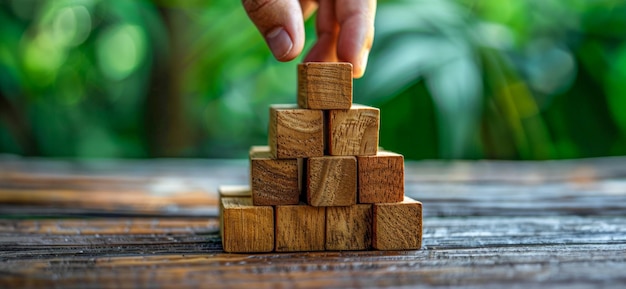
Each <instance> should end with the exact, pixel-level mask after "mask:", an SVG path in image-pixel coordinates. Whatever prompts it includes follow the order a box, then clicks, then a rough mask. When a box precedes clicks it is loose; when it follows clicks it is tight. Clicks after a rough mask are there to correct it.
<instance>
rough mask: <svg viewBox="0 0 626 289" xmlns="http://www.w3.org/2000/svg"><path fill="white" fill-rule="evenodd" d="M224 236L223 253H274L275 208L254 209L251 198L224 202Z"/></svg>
mask: <svg viewBox="0 0 626 289" xmlns="http://www.w3.org/2000/svg"><path fill="white" fill-rule="evenodd" d="M220 206H221V210H222V212H223V217H222V218H221V219H220V220H221V235H222V245H223V247H224V251H226V252H231V253H251V252H271V251H273V250H274V208H273V207H271V206H254V205H252V199H251V198H249V197H223V198H222V199H221V203H220Z"/></svg>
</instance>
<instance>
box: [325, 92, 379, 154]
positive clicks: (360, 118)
mask: <svg viewBox="0 0 626 289" xmlns="http://www.w3.org/2000/svg"><path fill="white" fill-rule="evenodd" d="M379 126H380V110H379V109H378V108H375V107H369V106H364V105H358V104H355V105H352V108H350V109H347V110H330V111H328V153H329V154H330V155H333V156H370V155H376V153H377V152H378V130H379Z"/></svg>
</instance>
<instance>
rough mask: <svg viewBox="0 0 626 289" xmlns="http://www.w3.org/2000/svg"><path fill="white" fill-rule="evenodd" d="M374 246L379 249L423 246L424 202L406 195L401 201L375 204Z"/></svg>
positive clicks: (418, 247) (409, 248)
mask: <svg viewBox="0 0 626 289" xmlns="http://www.w3.org/2000/svg"><path fill="white" fill-rule="evenodd" d="M373 213H374V222H373V224H374V225H373V229H374V232H373V238H372V246H373V247H374V249H377V250H411V249H420V248H421V247H422V203H420V202H418V201H415V200H413V199H411V198H409V197H404V200H403V201H402V202H401V203H379V204H374V205H373Z"/></svg>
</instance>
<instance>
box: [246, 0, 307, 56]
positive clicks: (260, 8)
mask: <svg viewBox="0 0 626 289" xmlns="http://www.w3.org/2000/svg"><path fill="white" fill-rule="evenodd" d="M242 3H243V7H244V9H245V10H246V12H247V13H248V16H249V17H250V20H252V22H253V23H254V25H255V26H256V27H257V29H259V32H261V35H263V37H264V38H265V42H267V46H269V48H270V50H271V51H272V54H274V57H276V59H278V60H279V61H289V60H292V59H294V58H296V56H298V55H299V54H300V52H302V48H303V47H304V22H303V19H302V8H300V3H299V1H298V0H242Z"/></svg>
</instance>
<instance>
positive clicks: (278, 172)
mask: <svg viewBox="0 0 626 289" xmlns="http://www.w3.org/2000/svg"><path fill="white" fill-rule="evenodd" d="M299 176H300V166H299V164H298V160H297V159H274V158H272V155H271V153H270V151H269V147H253V148H252V149H251V150H250V187H251V193H252V202H253V203H254V205H255V206H275V205H296V204H298V203H299V202H300V191H301V190H300V183H299Z"/></svg>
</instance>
